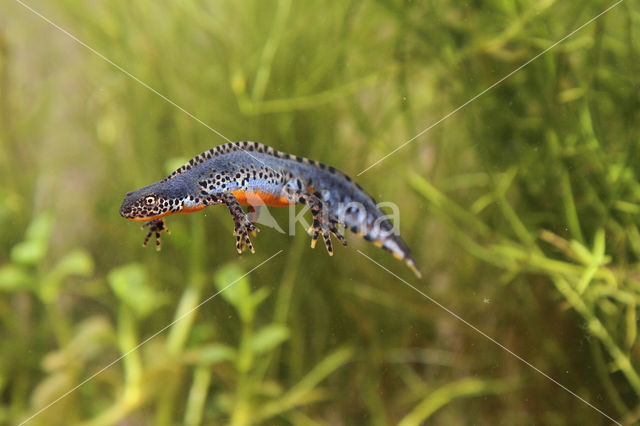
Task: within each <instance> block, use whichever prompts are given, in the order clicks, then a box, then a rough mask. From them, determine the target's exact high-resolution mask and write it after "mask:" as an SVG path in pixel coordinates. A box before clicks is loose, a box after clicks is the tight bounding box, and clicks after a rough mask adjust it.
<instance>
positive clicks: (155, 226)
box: [142, 218, 171, 251]
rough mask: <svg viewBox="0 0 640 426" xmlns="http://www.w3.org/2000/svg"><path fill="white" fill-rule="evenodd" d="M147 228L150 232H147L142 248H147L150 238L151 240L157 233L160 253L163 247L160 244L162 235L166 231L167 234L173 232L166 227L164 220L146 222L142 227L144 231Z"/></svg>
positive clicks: (157, 244)
mask: <svg viewBox="0 0 640 426" xmlns="http://www.w3.org/2000/svg"><path fill="white" fill-rule="evenodd" d="M147 227H148V228H149V232H147V236H146V237H145V238H144V242H143V243H142V246H143V247H146V246H147V244H148V243H149V238H151V235H153V234H154V233H155V234H156V251H160V250H161V249H162V245H161V243H160V233H161V232H162V231H164V232H166V233H167V234H170V233H171V232H170V231H169V229H168V228H167V227H166V226H165V224H164V220H163V219H162V218H160V219H155V220H150V221H149V222H146V223H145V224H144V225H142V229H144V228H147Z"/></svg>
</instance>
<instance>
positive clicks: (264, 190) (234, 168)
mask: <svg viewBox="0 0 640 426" xmlns="http://www.w3.org/2000/svg"><path fill="white" fill-rule="evenodd" d="M216 204H224V205H226V206H227V208H228V209H229V212H230V213H231V216H232V217H233V221H234V223H235V230H234V234H235V235H236V250H237V251H238V253H242V252H243V251H244V250H245V249H247V248H248V249H249V250H250V251H251V252H252V253H253V252H254V248H253V245H252V243H251V240H250V238H249V234H250V233H255V232H256V231H258V228H257V227H256V226H255V225H254V223H255V219H256V218H257V214H258V210H259V208H260V206H262V205H266V206H273V207H284V206H289V205H291V204H304V205H305V206H307V207H308V208H309V210H311V215H312V218H313V224H312V225H311V228H310V229H309V233H310V235H311V246H312V247H314V246H315V244H316V242H317V240H318V239H319V238H320V237H322V239H323V240H324V243H325V246H326V247H327V251H328V252H329V255H333V247H332V244H331V238H330V235H331V234H333V235H334V236H335V237H336V238H337V239H338V241H340V242H341V243H342V244H343V245H346V244H347V243H346V241H345V239H344V237H343V235H342V233H341V231H340V229H339V228H341V227H346V228H348V229H349V230H350V231H352V232H354V233H356V234H358V235H360V236H361V237H363V238H364V239H366V240H367V241H370V242H372V243H374V244H375V245H377V246H378V247H381V248H383V249H385V250H387V251H389V252H390V253H392V254H393V255H394V256H395V257H396V258H398V259H400V260H404V261H405V262H406V264H407V265H408V266H409V268H411V269H412V270H413V272H414V273H415V274H416V275H417V276H418V277H420V276H421V274H420V271H419V269H418V266H417V265H416V262H415V260H414V259H413V257H412V256H411V252H410V251H409V248H408V247H407V245H406V244H405V242H404V241H403V240H402V238H401V237H400V235H399V234H398V232H397V230H396V229H395V228H394V227H393V225H392V223H391V221H390V220H389V219H388V218H387V217H386V216H385V214H384V213H383V212H382V211H381V210H380V209H379V208H378V207H377V205H376V202H375V200H374V199H373V198H372V197H371V196H370V195H369V194H367V193H366V192H365V191H364V189H362V187H361V186H360V185H358V184H357V183H355V182H353V181H352V180H351V178H350V177H349V176H347V175H346V174H344V173H342V172H340V171H338V170H336V169H335V168H333V167H331V166H327V165H325V164H322V163H319V162H317V161H314V160H310V159H308V158H304V157H298V156H296V155H291V154H287V153H285V152H279V151H277V150H275V149H273V148H271V147H270V146H267V145H263V144H260V143H257V142H230V143H226V144H224V145H220V146H217V147H214V148H211V149H210V150H208V151H205V152H203V153H202V154H200V155H197V156H196V157H194V158H192V159H191V160H189V162H187V163H186V164H185V165H183V166H182V167H180V168H179V169H177V170H176V171H174V172H173V173H171V175H169V176H167V177H166V178H164V179H162V180H160V181H158V182H155V183H152V184H151V185H148V186H145V187H143V188H140V189H138V190H136V191H132V192H129V193H127V195H126V196H125V198H124V201H123V202H122V206H121V207H120V214H121V215H122V216H123V217H124V218H126V219H129V220H134V221H142V222H146V223H145V225H144V226H148V227H149V231H148V233H147V236H146V238H145V242H144V245H145V246H146V244H147V242H148V240H149V238H150V237H152V236H153V235H154V234H155V237H156V248H157V249H158V250H159V249H160V233H161V232H162V231H167V232H168V230H167V228H166V227H165V225H164V218H165V217H166V216H169V215H172V214H178V213H191V212H195V211H198V210H201V209H203V208H205V207H207V206H211V205H216ZM242 205H244V206H249V211H248V213H245V212H244V211H243V210H242V207H241V206H242Z"/></svg>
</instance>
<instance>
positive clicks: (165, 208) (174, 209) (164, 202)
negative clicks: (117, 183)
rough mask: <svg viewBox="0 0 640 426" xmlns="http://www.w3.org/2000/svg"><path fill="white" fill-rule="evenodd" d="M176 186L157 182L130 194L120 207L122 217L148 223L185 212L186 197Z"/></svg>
mask: <svg viewBox="0 0 640 426" xmlns="http://www.w3.org/2000/svg"><path fill="white" fill-rule="evenodd" d="M180 189H182V188H177V187H176V185H167V184H166V182H156V183H153V184H151V185H149V186H145V187H143V188H140V189H138V190H136V191H131V192H128V193H127V195H125V197H124V200H123V201H122V205H121V206H120V215H121V216H122V217H124V218H125V219H128V220H135V221H140V222H146V221H150V220H155V219H159V218H161V217H163V216H167V215H169V214H174V213H180V212H182V210H183V206H184V204H185V203H184V200H185V198H186V197H184V195H183V193H182V192H183V191H181V190H180Z"/></svg>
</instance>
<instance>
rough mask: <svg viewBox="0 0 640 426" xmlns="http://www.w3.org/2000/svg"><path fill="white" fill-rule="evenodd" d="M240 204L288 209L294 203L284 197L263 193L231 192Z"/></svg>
mask: <svg viewBox="0 0 640 426" xmlns="http://www.w3.org/2000/svg"><path fill="white" fill-rule="evenodd" d="M231 193H232V194H233V195H234V196H235V197H236V199H237V200H238V202H239V203H240V204H241V205H243V206H270V207H286V206H288V205H291V204H292V203H291V202H290V201H289V200H287V199H286V198H285V197H284V196H278V195H274V194H269V193H267V192H261V191H249V192H247V191H243V190H238V191H231Z"/></svg>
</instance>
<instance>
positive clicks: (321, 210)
mask: <svg viewBox="0 0 640 426" xmlns="http://www.w3.org/2000/svg"><path fill="white" fill-rule="evenodd" d="M284 193H285V196H286V197H287V199H289V200H290V201H293V202H296V203H300V204H304V205H306V206H307V207H308V208H309V210H311V216H312V218H313V224H312V225H311V226H310V227H309V229H308V230H307V232H308V233H309V234H310V235H311V248H315V246H316V242H317V241H318V237H319V236H320V235H322V238H323V240H324V245H325V246H326V247H327V252H329V256H333V246H332V244H331V234H333V235H335V237H336V238H337V239H338V241H340V242H341V243H342V245H343V246H346V245H347V241H346V240H345V239H344V236H343V235H342V232H340V230H338V226H339V225H341V224H340V222H339V221H338V220H337V219H336V218H335V217H333V216H332V215H331V214H330V213H329V211H328V209H327V208H326V206H325V205H324V203H323V202H322V200H321V199H320V198H319V197H318V196H317V195H315V194H312V193H311V192H309V191H308V190H307V189H306V186H305V185H303V184H302V182H301V181H300V179H292V180H290V181H288V182H287V183H286V184H285V185H284Z"/></svg>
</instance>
